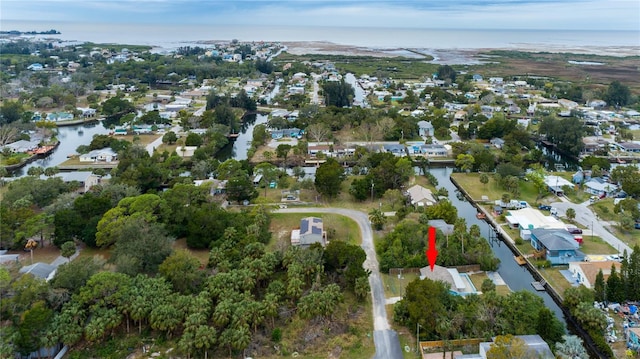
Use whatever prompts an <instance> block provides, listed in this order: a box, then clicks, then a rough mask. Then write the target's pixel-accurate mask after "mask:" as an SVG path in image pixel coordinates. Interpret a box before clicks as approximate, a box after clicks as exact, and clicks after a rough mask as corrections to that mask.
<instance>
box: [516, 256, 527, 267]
mask: <svg viewBox="0 0 640 359" xmlns="http://www.w3.org/2000/svg"><path fill="white" fill-rule="evenodd" d="M513 259H515V260H516V263H518V265H520V266H523V265H525V264H527V260H526V259H524V257H523V256H513Z"/></svg>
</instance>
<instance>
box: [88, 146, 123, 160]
mask: <svg viewBox="0 0 640 359" xmlns="http://www.w3.org/2000/svg"><path fill="white" fill-rule="evenodd" d="M117 160H118V154H117V153H116V152H115V151H114V150H112V149H111V148H110V147H106V148H101V149H98V150H93V151H91V152H89V153H85V154H82V155H80V162H107V163H109V162H115V161H117Z"/></svg>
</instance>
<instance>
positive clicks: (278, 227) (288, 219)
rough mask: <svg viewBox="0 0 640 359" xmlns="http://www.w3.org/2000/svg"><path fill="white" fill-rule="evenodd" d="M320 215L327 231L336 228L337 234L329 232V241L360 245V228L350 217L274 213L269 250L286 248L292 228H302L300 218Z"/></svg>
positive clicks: (326, 214)
mask: <svg viewBox="0 0 640 359" xmlns="http://www.w3.org/2000/svg"><path fill="white" fill-rule="evenodd" d="M311 216H314V217H320V218H322V222H323V224H324V229H325V231H327V232H332V229H333V230H335V235H333V236H332V235H331V233H327V234H328V236H329V241H331V240H343V241H346V242H347V243H351V244H356V245H360V243H362V238H361V237H360V228H359V227H358V224H357V223H356V222H354V221H353V220H351V219H350V218H348V217H345V216H340V215H337V214H329V213H272V214H271V225H270V227H269V230H270V231H271V233H272V234H273V236H272V238H271V241H270V242H269V243H268V244H267V251H272V250H277V249H280V248H286V247H287V246H289V245H290V243H291V230H292V229H296V228H300V220H301V219H302V218H305V217H311Z"/></svg>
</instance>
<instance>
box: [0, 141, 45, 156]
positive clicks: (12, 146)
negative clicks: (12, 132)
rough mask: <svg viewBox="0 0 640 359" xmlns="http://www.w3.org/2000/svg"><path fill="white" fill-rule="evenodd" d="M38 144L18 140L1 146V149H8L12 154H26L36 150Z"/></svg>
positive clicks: (36, 142)
mask: <svg viewBox="0 0 640 359" xmlns="http://www.w3.org/2000/svg"><path fill="white" fill-rule="evenodd" d="M38 143H40V140H37V141H36V140H31V141H27V140H19V141H16V142H11V143H9V144H6V145H4V146H2V149H3V150H4V149H5V148H8V149H9V150H10V151H11V152H13V153H27V152H29V151H33V150H35V149H36V148H38Z"/></svg>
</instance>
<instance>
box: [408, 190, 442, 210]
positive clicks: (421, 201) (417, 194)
mask: <svg viewBox="0 0 640 359" xmlns="http://www.w3.org/2000/svg"><path fill="white" fill-rule="evenodd" d="M405 195H406V196H408V197H409V201H410V202H411V204H412V205H413V206H415V207H424V206H433V205H434V204H436V202H438V201H437V200H436V198H435V196H434V195H433V192H431V190H430V189H428V188H424V187H422V186H420V185H414V186H412V187H410V188H409V189H408V190H407V192H406V193H405Z"/></svg>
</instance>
